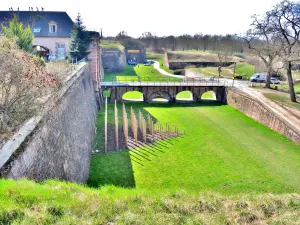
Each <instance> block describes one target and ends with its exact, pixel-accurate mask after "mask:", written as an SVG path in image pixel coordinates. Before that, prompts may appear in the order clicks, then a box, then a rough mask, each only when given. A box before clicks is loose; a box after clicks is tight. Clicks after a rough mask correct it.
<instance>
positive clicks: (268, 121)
mask: <svg viewBox="0 0 300 225" xmlns="http://www.w3.org/2000/svg"><path fill="white" fill-rule="evenodd" d="M227 104H228V105H230V106H231V107H233V108H235V109H237V110H239V111H241V112H243V113H244V114H246V115H247V116H249V117H251V118H252V119H254V120H256V121H257V122H259V123H261V124H264V125H265V126H267V127H269V128H271V129H272V130H274V131H276V132H278V133H280V134H282V135H284V136H285V137H287V138H289V139H291V140H292V141H294V142H295V143H297V144H300V132H298V130H296V129H295V128H294V127H293V125H292V124H289V123H287V122H286V121H284V120H282V119H281V118H280V116H277V115H276V114H275V113H274V112H272V111H271V110H270V109H269V108H268V106H267V105H264V104H262V103H260V102H258V101H256V100H255V99H253V98H251V97H250V96H248V95H246V94H243V93H241V92H239V91H237V90H233V89H227Z"/></svg>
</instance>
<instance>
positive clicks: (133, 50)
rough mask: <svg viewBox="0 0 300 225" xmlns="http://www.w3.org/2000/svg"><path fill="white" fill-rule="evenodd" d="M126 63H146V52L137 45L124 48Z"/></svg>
mask: <svg viewBox="0 0 300 225" xmlns="http://www.w3.org/2000/svg"><path fill="white" fill-rule="evenodd" d="M125 52H126V59H127V62H129V61H134V62H137V63H143V62H145V61H146V50H145V49H144V48H143V47H139V46H137V45H126V46H125Z"/></svg>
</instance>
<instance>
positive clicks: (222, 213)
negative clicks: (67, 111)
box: [0, 103, 300, 225]
mask: <svg viewBox="0 0 300 225" xmlns="http://www.w3.org/2000/svg"><path fill="white" fill-rule="evenodd" d="M126 106H127V110H128V109H129V108H130V106H132V107H133V108H134V109H135V111H136V112H137V111H138V110H141V112H142V113H143V114H144V115H147V113H150V114H151V116H152V117H153V119H154V121H157V120H158V121H159V122H161V123H166V122H168V123H169V124H170V125H175V124H176V125H178V127H179V129H180V130H181V131H182V130H183V129H186V132H187V133H186V135H184V136H182V137H178V138H174V139H169V140H164V141H160V142H158V143H156V144H155V145H153V146H151V147H150V146H148V147H144V148H140V149H137V151H136V152H132V151H127V150H124V151H121V152H116V153H108V154H102V155H97V156H94V157H93V158H92V164H91V170H90V178H89V181H88V185H89V186H90V187H87V186H85V185H79V184H73V183H68V182H60V181H43V182H39V183H35V182H32V181H27V180H17V181H13V180H7V179H2V180H0V224H5V225H6V224H32V225H34V224H37V225H40V224H139V225H144V224H157V225H161V224H170V225H171V224H297V223H298V221H299V218H300V195H299V194H296V193H299V190H300V177H299V173H300V167H299V162H300V148H299V146H297V145H295V144H293V143H292V142H291V141H290V140H287V139H286V138H284V137H282V136H281V135H279V134H277V133H275V132H274V131H272V130H270V129H268V128H266V127H264V126H262V125H260V124H258V123H256V122H254V121H253V120H252V119H250V118H248V117H246V116H245V115H243V114H242V113H240V112H238V111H236V110H234V109H232V108H230V107H229V106H227V105H220V104H217V103H216V104H212V103H210V104H191V105H189V106H188V107H187V105H185V107H184V105H183V104H182V105H180V104H173V105H171V104H165V105H158V104H142V103H139V104H138V103H135V104H126ZM118 108H119V109H120V110H121V104H118ZM112 110H113V104H109V117H108V119H109V123H112V121H113V115H112ZM119 112H120V111H119ZM119 115H120V114H119ZM120 116H121V115H120ZM97 127H98V129H97V135H96V137H95V140H94V149H99V148H101V146H103V111H101V112H100V113H99V117H98V120H97ZM99 186H100V188H97V187H99ZM292 192H293V193H294V194H288V193H292Z"/></svg>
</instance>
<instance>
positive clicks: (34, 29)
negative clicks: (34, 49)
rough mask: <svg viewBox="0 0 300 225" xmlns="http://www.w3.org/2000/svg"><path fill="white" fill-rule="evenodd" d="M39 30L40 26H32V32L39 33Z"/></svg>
mask: <svg viewBox="0 0 300 225" xmlns="http://www.w3.org/2000/svg"><path fill="white" fill-rule="evenodd" d="M40 32H41V28H40V27H35V28H33V33H40Z"/></svg>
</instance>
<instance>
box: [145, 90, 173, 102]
mask: <svg viewBox="0 0 300 225" xmlns="http://www.w3.org/2000/svg"><path fill="white" fill-rule="evenodd" d="M163 99H165V101H163ZM148 101H149V102H172V101H173V98H172V96H171V95H170V94H169V93H168V92H166V91H156V92H153V93H151V94H150V95H149V97H148Z"/></svg>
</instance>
